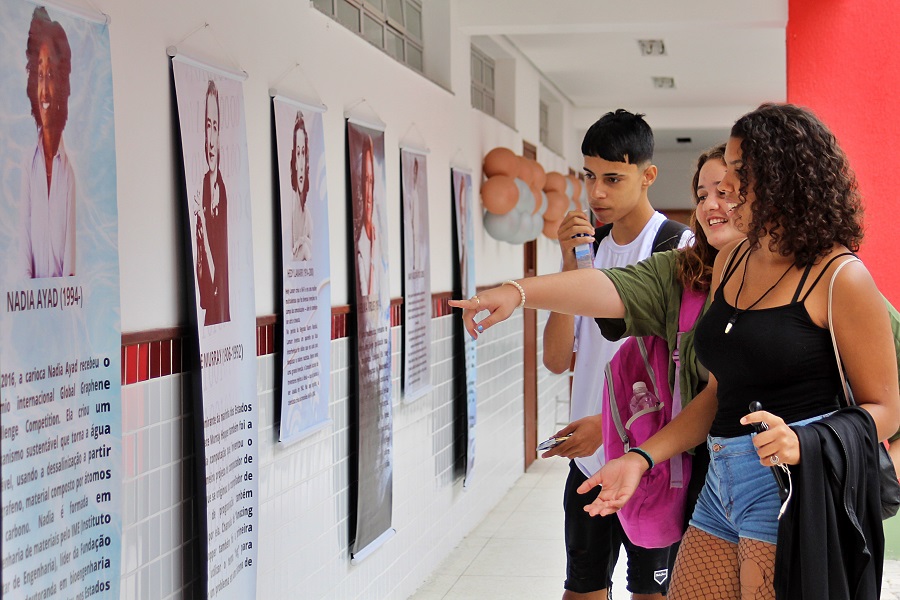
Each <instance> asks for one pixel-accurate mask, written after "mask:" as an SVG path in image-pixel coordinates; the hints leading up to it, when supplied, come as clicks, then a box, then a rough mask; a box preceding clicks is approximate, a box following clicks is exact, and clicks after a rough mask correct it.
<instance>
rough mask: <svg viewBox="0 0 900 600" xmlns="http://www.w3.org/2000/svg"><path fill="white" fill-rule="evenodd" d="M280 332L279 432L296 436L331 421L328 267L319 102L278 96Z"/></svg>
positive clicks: (275, 105) (287, 438)
mask: <svg viewBox="0 0 900 600" xmlns="http://www.w3.org/2000/svg"><path fill="white" fill-rule="evenodd" d="M272 103H273V108H274V113H275V140H276V151H277V157H278V158H277V160H278V181H279V190H280V197H281V252H282V265H283V267H282V268H283V272H282V281H283V284H284V285H283V297H282V301H283V304H282V306H283V307H284V311H283V313H284V335H283V336H282V339H283V345H282V349H281V355H282V361H283V362H282V379H281V432H280V435H279V439H280V440H281V441H282V442H285V443H289V442H294V441H297V440H299V439H301V438H303V437H305V436H307V435H309V434H311V433H313V432H315V431H318V430H319V429H321V428H322V427H323V426H325V425H327V424H328V423H330V422H331V421H330V420H329V419H328V394H329V385H328V384H329V382H330V380H331V279H330V277H331V274H330V269H331V266H330V255H329V249H328V248H329V246H328V192H327V179H326V177H325V135H324V133H323V131H322V108H315V107H311V106H308V105H306V104H301V103H298V102H295V101H293V100H290V99H288V98H284V97H282V96H276V97H274V98H273V99H272Z"/></svg>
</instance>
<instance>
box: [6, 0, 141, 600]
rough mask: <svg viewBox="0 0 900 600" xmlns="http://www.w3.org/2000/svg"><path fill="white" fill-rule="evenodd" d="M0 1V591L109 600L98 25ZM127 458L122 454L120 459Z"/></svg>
mask: <svg viewBox="0 0 900 600" xmlns="http://www.w3.org/2000/svg"><path fill="white" fill-rule="evenodd" d="M98 16H99V17H100V22H97V21H95V20H90V19H86V18H84V17H80V16H74V15H73V14H71V13H68V12H64V11H62V10H58V9H54V8H45V7H35V5H34V4H32V3H28V2H11V1H7V0H4V1H2V2H0V132H2V133H0V215H2V216H0V293H2V298H3V307H4V309H3V310H2V311H0V374H2V375H0V454H2V466H0V505H2V512H0V521H2V530H3V531H2V537H0V546H2V556H3V568H2V577H0V596H2V597H3V598H45V597H46V598H49V597H53V598H75V597H88V596H92V595H94V594H97V596H96V597H98V598H99V597H104V598H117V597H118V596H119V578H120V572H121V553H122V550H121V537H122V516H121V514H122V511H121V507H122V477H123V464H124V468H125V469H126V471H128V472H129V473H131V472H133V469H134V464H133V461H128V460H123V456H122V410H121V407H122V402H121V388H120V385H121V378H122V371H121V361H120V356H121V340H122V338H121V329H120V312H119V251H118V210H117V199H116V152H115V123H114V113H113V95H112V89H113V88H112V66H111V61H110V45H109V28H108V26H107V24H106V23H105V19H103V18H102V15H98ZM125 458H126V459H127V458H133V457H125Z"/></svg>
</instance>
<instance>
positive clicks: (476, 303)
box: [471, 296, 481, 306]
mask: <svg viewBox="0 0 900 600" xmlns="http://www.w3.org/2000/svg"><path fill="white" fill-rule="evenodd" d="M471 299H472V300H474V301H475V306H481V299H480V298H478V296H472V298H471Z"/></svg>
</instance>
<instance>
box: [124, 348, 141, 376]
mask: <svg viewBox="0 0 900 600" xmlns="http://www.w3.org/2000/svg"><path fill="white" fill-rule="evenodd" d="M137 375H138V347H137V345H131V346H127V347H126V348H125V383H126V384H131V383H137V380H138V378H137Z"/></svg>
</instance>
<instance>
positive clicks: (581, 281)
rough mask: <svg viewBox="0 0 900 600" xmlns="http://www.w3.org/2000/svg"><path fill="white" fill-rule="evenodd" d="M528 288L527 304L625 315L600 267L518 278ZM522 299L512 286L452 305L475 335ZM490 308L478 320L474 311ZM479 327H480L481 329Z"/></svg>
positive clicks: (570, 312) (585, 313) (599, 314)
mask: <svg viewBox="0 0 900 600" xmlns="http://www.w3.org/2000/svg"><path fill="white" fill-rule="evenodd" d="M517 283H518V284H519V285H521V286H522V289H523V290H524V291H525V306H526V307H528V308H542V309H545V310H552V311H555V312H560V313H565V314H568V315H582V316H586V317H609V318H614V319H616V318H622V317H624V316H625V306H624V305H623V304H622V300H621V299H620V298H619V293H618V291H617V290H616V288H615V286H614V285H613V283H612V281H610V279H609V277H607V276H606V275H604V274H603V272H601V271H599V270H597V269H579V270H577V271H568V272H565V273H556V274H553V275H541V276H539V277H529V278H527V279H520V280H518V281H517ZM521 301H522V298H521V295H520V294H519V290H518V289H516V288H515V287H514V286H512V285H501V286H499V287H495V288H492V289H490V290H485V291H483V292H481V293H479V294H478V300H477V301H476V300H474V299H469V300H451V301H450V306H455V307H457V308H462V309H463V324H464V325H465V328H466V331H468V332H469V335H471V336H472V337H473V338H475V339H478V334H479V333H482V332H483V331H485V330H487V329H488V328H490V327H491V326H492V325H495V324H497V323H500V322H501V321H504V320H506V319H507V318H509V316H510V315H511V314H512V312H513V310H515V309H516V308H517V307H518V306H519V304H520V303H521ZM484 310H487V311H488V312H490V315H489V316H488V317H487V318H485V319H483V320H481V321H479V322H475V320H474V317H475V314H476V313H478V312H480V311H484ZM479 328H480V330H479Z"/></svg>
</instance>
